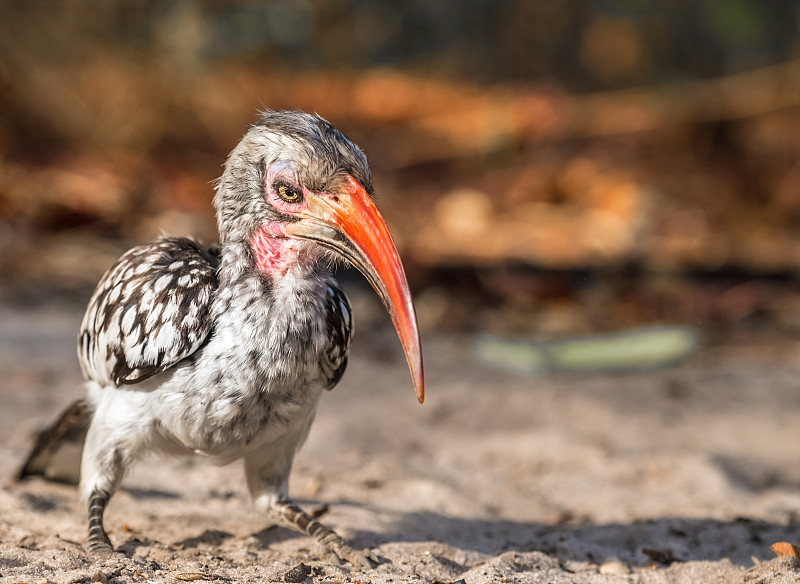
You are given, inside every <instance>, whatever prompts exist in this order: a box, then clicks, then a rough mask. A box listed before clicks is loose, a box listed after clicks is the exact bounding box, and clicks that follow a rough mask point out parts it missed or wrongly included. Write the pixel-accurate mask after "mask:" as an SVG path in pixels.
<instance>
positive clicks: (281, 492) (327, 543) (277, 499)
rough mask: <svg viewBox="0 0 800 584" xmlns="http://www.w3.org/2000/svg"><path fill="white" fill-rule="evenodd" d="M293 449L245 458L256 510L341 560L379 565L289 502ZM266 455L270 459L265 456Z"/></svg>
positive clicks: (292, 446) (369, 554)
mask: <svg viewBox="0 0 800 584" xmlns="http://www.w3.org/2000/svg"><path fill="white" fill-rule="evenodd" d="M290 446H291V449H290V448H289V447H286V448H285V449H283V451H281V449H280V448H278V447H273V448H272V449H271V450H270V451H260V452H259V453H257V454H255V455H252V456H249V457H246V458H245V460H244V468H245V475H246V477H247V487H248V488H249V489H250V495H251V496H252V498H253V503H254V505H255V507H256V508H257V509H259V510H261V511H265V512H267V513H269V514H270V515H272V516H274V517H276V518H277V519H280V520H281V521H284V522H286V523H288V524H289V525H290V526H291V527H293V528H294V529H298V530H300V531H302V532H303V533H305V534H306V535H309V536H311V537H313V538H314V539H315V540H317V541H318V542H319V543H320V544H322V545H323V546H324V547H325V549H326V550H328V551H329V552H331V553H333V554H334V555H335V556H336V557H337V558H339V559H340V560H343V561H346V562H350V563H351V564H353V565H354V566H363V567H366V568H371V567H372V566H373V564H374V563H377V559H376V558H375V556H373V555H372V554H371V553H370V552H362V551H358V550H355V549H353V548H352V547H351V546H350V545H349V544H348V543H347V541H346V540H345V539H344V538H342V537H341V536H339V535H338V534H337V533H335V532H334V531H333V530H332V529H330V528H328V527H326V526H325V525H323V524H322V523H321V522H320V521H318V520H317V519H315V518H314V517H312V516H311V515H309V514H308V513H306V512H305V511H303V510H302V509H300V507H298V506H297V505H295V504H294V503H292V502H291V501H290V500H289V497H288V492H289V471H290V470H291V467H292V456H293V454H294V445H293V444H291V443H290ZM266 452H268V453H269V454H270V456H265V453H266Z"/></svg>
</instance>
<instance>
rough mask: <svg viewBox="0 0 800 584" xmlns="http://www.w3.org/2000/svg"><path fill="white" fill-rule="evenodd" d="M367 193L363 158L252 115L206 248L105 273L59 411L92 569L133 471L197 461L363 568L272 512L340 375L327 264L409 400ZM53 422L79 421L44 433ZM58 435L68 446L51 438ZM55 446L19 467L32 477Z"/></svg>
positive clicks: (308, 131) (286, 122)
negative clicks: (109, 513)
mask: <svg viewBox="0 0 800 584" xmlns="http://www.w3.org/2000/svg"><path fill="white" fill-rule="evenodd" d="M372 194H373V187H372V181H371V177H370V171H369V166H368V165H367V161H366V158H365V156H364V154H363V152H361V150H359V149H358V147H357V146H355V145H354V144H353V143H352V142H350V141H349V140H348V139H347V138H345V137H344V136H343V135H342V134H341V133H339V132H338V131H337V130H336V129H335V128H334V127H333V126H332V125H330V124H329V123H328V122H327V121H325V120H323V119H322V118H319V117H317V116H310V115H307V114H302V113H299V112H266V113H264V114H263V115H262V116H261V118H260V119H259V121H258V122H257V123H256V124H254V125H253V126H252V127H251V128H250V130H249V131H248V133H247V134H246V135H245V136H244V138H243V139H242V141H241V142H240V143H239V145H238V146H236V148H234V150H233V152H231V155H230V156H229V158H228V161H227V163H226V165H225V169H224V172H223V174H222V177H221V178H220V180H219V181H218V183H217V186H216V196H215V197H214V205H215V207H216V210H217V221H218V226H219V235H220V247H219V250H218V251H217V250H211V249H207V248H205V247H203V246H201V245H200V244H198V243H196V242H195V241H193V240H191V239H187V238H182V237H166V236H164V237H161V238H159V239H157V240H155V241H154V242H152V243H149V244H146V245H142V246H139V247H135V248H133V249H131V250H130V251H128V252H127V253H126V254H124V255H123V256H122V257H121V258H120V259H119V260H118V261H117V263H115V264H114V265H113V266H112V267H111V268H110V269H109V270H108V272H106V274H105V275H104V276H103V278H102V279H101V280H100V282H99V284H98V286H97V288H96V290H95V292H94V294H93V295H92V298H91V300H90V302H89V306H88V308H87V310H86V314H85V316H84V319H83V322H82V324H81V328H80V332H79V335H78V356H79V360H80V364H81V369H82V371H83V374H84V377H85V378H86V380H87V398H86V404H87V405H86V406H85V409H81V408H84V406H81V407H80V408H78V409H77V410H76V411H90V412H91V418H90V419H91V421H90V422H89V426H88V429H86V428H85V427H84V428H83V431H84V432H85V433H86V440H85V443H84V447H83V453H82V459H81V473H80V474H81V477H80V488H81V494H82V497H83V498H84V500H85V501H87V502H88V504H89V542H88V547H89V550H90V551H91V552H92V553H93V554H95V555H107V554H109V553H112V551H113V548H112V545H111V542H110V540H109V538H108V536H107V535H106V532H105V529H104V527H103V513H104V511H105V507H106V505H107V503H108V501H109V499H110V497H111V496H112V495H113V493H114V491H115V490H116V488H117V487H118V486H119V483H120V481H121V480H122V477H123V476H124V474H125V472H126V470H127V469H128V468H130V466H131V465H132V464H133V463H135V462H136V461H137V460H138V459H140V458H141V457H143V456H144V455H146V454H149V453H161V454H171V455H188V454H200V455H204V456H207V457H208V458H209V459H210V460H212V461H214V462H217V463H222V464H224V463H228V462H231V461H233V460H237V459H241V460H243V461H244V468H245V475H246V479H247V485H248V488H249V490H250V494H251V496H252V498H253V501H254V503H255V506H256V508H257V509H259V510H261V511H266V512H269V513H271V514H272V515H274V516H276V517H278V518H280V519H282V520H284V521H287V522H289V523H291V524H292V525H294V526H295V527H297V528H298V529H301V530H303V531H305V532H306V533H308V534H310V535H313V536H314V537H315V538H316V539H317V540H318V541H319V542H320V543H321V544H322V545H324V546H325V547H326V548H327V549H328V550H330V551H331V552H333V553H334V554H336V555H337V556H338V557H339V558H341V559H346V560H348V561H350V562H353V563H357V564H363V565H369V564H370V558H371V556H370V554H368V553H362V552H358V551H356V550H353V549H352V548H351V547H350V546H349V545H348V544H347V543H346V542H345V541H344V540H343V539H342V538H340V537H339V536H338V535H336V534H335V533H333V532H332V531H331V530H329V529H327V528H326V527H324V526H323V525H322V524H320V523H319V522H318V521H316V520H314V519H313V518H311V517H310V516H308V515H307V514H306V513H304V512H303V511H302V510H300V509H299V508H298V507H296V506H295V505H293V504H292V503H291V502H290V501H289V499H288V478H289V472H290V470H291V466H292V460H293V458H294V455H295V453H296V452H297V450H298V449H299V448H300V446H301V445H302V444H303V442H304V441H305V439H306V437H307V435H308V432H309V429H310V426H311V422H312V421H313V419H314V414H315V412H316V407H317V402H318V400H319V398H320V395H321V393H322V392H323V391H324V390H325V389H331V388H333V387H334V386H335V385H336V384H337V383H338V382H339V380H340V379H341V377H342V375H343V373H344V370H345V367H346V365H347V356H348V352H349V348H350V337H351V332H352V326H353V325H352V316H351V310H350V305H349V303H348V301H347V298H346V297H345V295H344V293H343V292H342V290H341V289H340V288H339V286H338V284H337V283H336V280H335V279H334V278H333V277H332V276H331V275H330V273H328V271H327V270H326V267H325V266H326V265H328V263H329V262H328V261H326V260H328V259H330V258H331V257H332V256H336V257H340V258H345V259H347V260H348V261H351V262H352V263H354V265H355V266H356V267H358V268H359V270H361V271H362V272H363V273H364V274H365V275H366V276H367V278H368V280H369V281H370V283H372V284H373V286H374V287H375V289H376V291H377V292H378V293H379V295H380V296H381V297H382V299H383V300H384V303H385V304H386V305H387V307H388V308H389V309H390V313H391V314H392V318H393V321H394V322H395V326H396V327H397V330H398V333H399V335H400V339H401V342H402V344H403V347H404V349H405V351H406V356H407V359H408V362H409V366H410V367H411V371H412V376H413V378H414V383H415V388H416V390H417V395H418V398H419V399H420V401H421V399H422V396H423V382H422V361H421V352H420V347H419V333H418V331H417V326H416V318H415V316H414V313H413V306H412V304H411V299H410V294H409V292H408V284H407V283H406V280H405V274H404V273H403V270H402V265H401V264H400V261H399V258H398V256H397V252H396V250H395V248H394V244H393V243H392V241H391V237H390V236H389V233H388V230H387V229H386V226H385V223H384V222H383V219H382V218H381V216H380V214H379V213H378V211H377V209H376V208H375V206H374V203H373V202H372V200H371V195H372ZM64 420H67V421H69V420H76V422H75V423H76V424H77V423H78V422H77V421H78V420H82V421H83V423H84V424H85V422H86V421H88V420H89V416H88V415H83V416H77V415H75V416H67V417H66V418H62V421H61V425H60V426H59V428H62V427H66V426H69V424H68V423H67V422H64ZM73 430H74V429H73ZM67 433H69V434H70V435H71V436H82V435H83V434H82V433H81V432H77V431H70V432H67V430H63V429H62V430H59V431H58V432H55V434H56V435H57V434H62V435H66V434H67ZM51 434H52V433H51ZM48 436H50V434H48ZM57 439H58V437H57V436H55V437H51V438H48V442H49V443H48V444H43V445H39V446H38V447H37V448H38V451H37V452H35V453H34V455H32V457H31V464H30V465H26V467H25V468H30V469H31V470H30V472H39V473H42V474H46V470H44V467H46V465H47V460H46V459H47V458H48V457H50V454H51V453H53V452H55V451H56V450H57V448H54V447H53V444H52V443H53V442H56V441H57ZM22 474H23V475H24V474H25V472H24V469H23V472H22Z"/></svg>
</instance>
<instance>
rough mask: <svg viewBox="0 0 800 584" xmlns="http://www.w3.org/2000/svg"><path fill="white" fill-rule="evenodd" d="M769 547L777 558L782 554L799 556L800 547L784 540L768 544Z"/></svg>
mask: <svg viewBox="0 0 800 584" xmlns="http://www.w3.org/2000/svg"><path fill="white" fill-rule="evenodd" d="M769 549H771V550H772V551H773V552H775V555H776V556H778V557H779V558H780V557H782V556H793V557H795V558H800V548H799V547H797V546H796V545H792V544H790V543H788V542H785V541H779V542H777V543H773V544H772V545H771V546H769Z"/></svg>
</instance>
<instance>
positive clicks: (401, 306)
mask: <svg viewBox="0 0 800 584" xmlns="http://www.w3.org/2000/svg"><path fill="white" fill-rule="evenodd" d="M306 208H307V211H306V212H305V213H304V214H303V215H302V216H301V219H300V220H299V221H295V222H294V223H290V224H289V225H288V226H287V227H286V233H287V234H288V235H293V236H296V237H302V238H303V239H310V240H313V241H316V242H318V243H319V244H321V245H323V246H325V247H327V248H329V249H332V250H334V251H336V252H338V253H339V254H340V255H342V256H344V257H345V258H346V259H347V260H349V261H350V262H351V263H352V264H353V265H354V266H355V267H356V268H358V270H359V271H360V272H361V273H362V274H364V276H365V277H366V278H367V280H369V283H370V284H372V287H373V288H374V289H375V291H376V292H377V293H378V296H380V298H381V300H382V301H383V304H384V306H385V307H386V309H387V310H388V311H389V314H390V315H391V317H392V322H393V323H394V327H395V329H396V330H397V335H398V336H399V337H400V342H401V343H402V345H403V350H404V351H405V354H406V360H407V361H408V367H409V370H410V371H411V378H412V379H413V381H414V389H415V391H416V393H417V399H418V400H419V403H422V402H423V401H424V400H425V378H424V372H423V366H422V344H421V343H420V338H419V326H418V325H417V316H416V313H415V311H414V304H413V302H412V300H411V292H410V291H409V289H408V281H407V280H406V273H405V271H404V270H403V264H402V262H401V261H400V256H399V254H398V253H397V248H396V247H395V245H394V241H392V236H391V234H390V233H389V229H388V228H387V227H386V222H385V221H384V220H383V217H382V216H381V214H380V213H379V212H378V208H377V207H376V206H375V203H373V202H372V199H370V197H369V194H367V192H366V191H365V190H364V188H363V187H362V186H361V185H360V184H358V182H357V181H356V180H355V179H354V178H353V177H351V176H349V175H348V176H347V179H346V182H345V185H344V188H343V189H341V190H340V191H339V193H338V194H322V195H315V194H310V195H308V196H307V207H306Z"/></svg>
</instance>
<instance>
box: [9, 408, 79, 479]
mask: <svg viewBox="0 0 800 584" xmlns="http://www.w3.org/2000/svg"><path fill="white" fill-rule="evenodd" d="M91 419H92V411H91V409H90V408H89V404H88V403H87V402H86V401H85V400H82V399H81V400H77V401H75V402H73V403H72V404H71V405H70V406H69V407H68V408H67V409H66V410H65V411H64V413H62V414H61V416H59V418H58V420H56V421H55V422H54V423H53V424H51V425H50V426H47V427H46V428H44V429H43V430H42V431H41V432H39V434H38V435H37V436H36V443H35V444H34V446H33V448H32V449H31V452H30V454H29V455H28V458H27V460H26V461H25V464H23V465H22V467H21V468H20V469H19V471H18V472H17V478H18V479H25V478H27V477H32V476H41V477H43V478H45V479H47V480H50V481H57V482H62V483H68V484H71V485H77V484H78V481H79V480H80V470H81V454H82V453H83V443H84V440H85V439H86V432H87V430H88V429H89V422H90V421H91Z"/></svg>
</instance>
